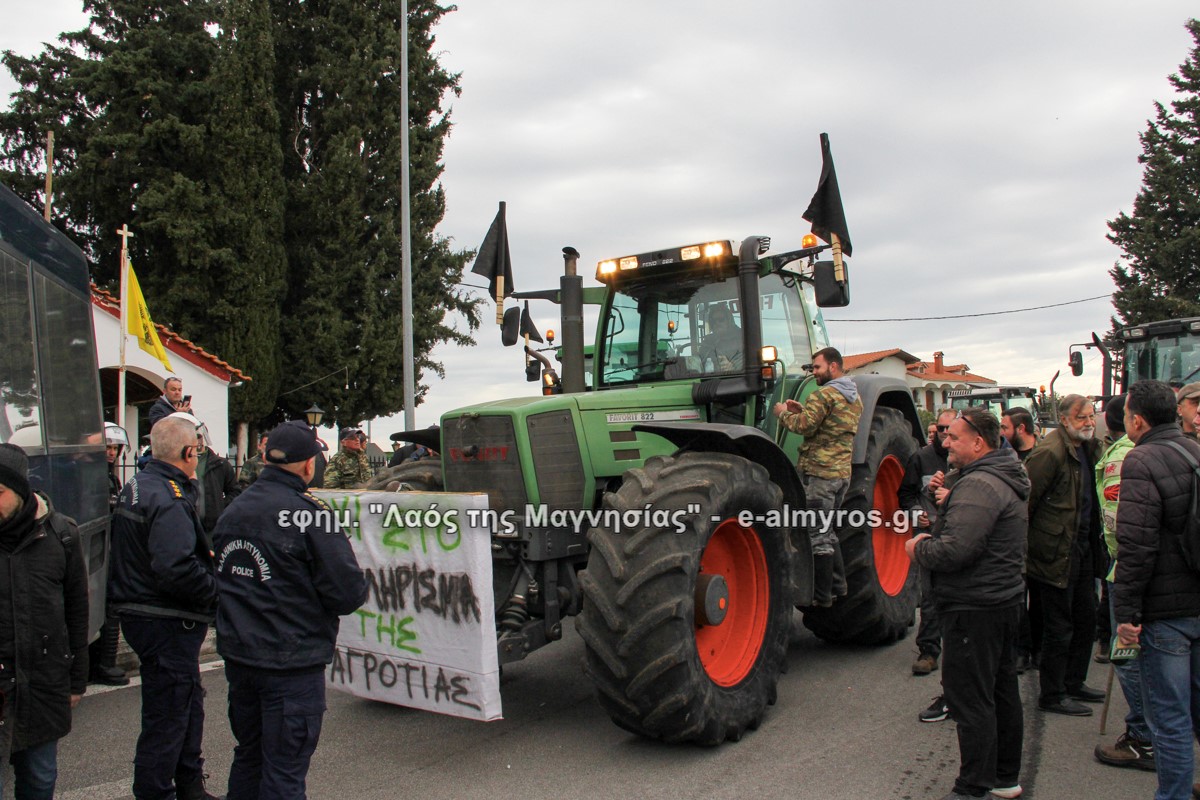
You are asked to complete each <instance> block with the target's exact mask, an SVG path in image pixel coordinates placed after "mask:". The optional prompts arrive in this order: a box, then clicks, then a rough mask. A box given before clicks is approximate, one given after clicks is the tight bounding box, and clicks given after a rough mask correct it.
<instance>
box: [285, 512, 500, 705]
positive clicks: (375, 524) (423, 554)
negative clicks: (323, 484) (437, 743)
mask: <svg viewBox="0 0 1200 800" xmlns="http://www.w3.org/2000/svg"><path fill="white" fill-rule="evenodd" d="M314 494H316V495H317V496H318V497H320V498H321V499H323V500H325V501H326V502H327V503H328V504H329V505H330V507H331V509H332V513H333V515H334V516H335V518H336V519H337V521H338V522H339V524H340V525H341V526H342V529H343V530H344V531H346V533H347V534H348V535H349V537H350V541H351V543H352V544H353V546H354V553H355V555H356V556H357V557H358V563H359V566H361V567H362V568H363V571H364V572H365V573H366V576H367V585H368V587H369V589H370V593H369V594H368V596H367V602H366V603H365V604H364V605H363V606H362V608H360V609H359V610H358V611H356V612H355V613H354V614H351V615H348V616H345V617H342V624H341V628H340V630H339V632H338V641H337V647H336V649H335V652H334V658H333V663H332V664H330V665H329V667H328V668H327V670H326V673H325V678H326V683H327V685H328V686H329V687H330V688H332V689H336V690H338V691H342V692H348V693H350V694H353V695H356V696H358V697H366V698H370V699H372V700H379V701H382V702H385V703H393V704H395V705H401V706H410V707H412V708H420V709H424V710H427V711H435V712H438V713H440V714H450V715H453V716H457V717H467V718H470V719H479V720H494V719H500V716H501V710H500V666H499V662H498V660H497V657H496V624H495V611H494V602H493V598H492V548H491V532H490V529H489V528H487V527H485V526H484V525H483V520H484V514H485V512H486V510H487V495H484V494H443V493H424V492H380V491H334V490H319V491H316V492H314ZM293 524H295V523H294V522H293Z"/></svg>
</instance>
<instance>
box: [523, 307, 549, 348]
mask: <svg viewBox="0 0 1200 800" xmlns="http://www.w3.org/2000/svg"><path fill="white" fill-rule="evenodd" d="M521 335H522V336H528V337H529V338H530V339H532V340H533V341H535V342H540V343H542V344H545V343H546V342H545V340H544V339H542V335H541V334H540V333H538V329H537V326H535V325H534V324H533V319H532V318H531V317H530V316H529V301H528V300H526V301H525V308H523V309H521Z"/></svg>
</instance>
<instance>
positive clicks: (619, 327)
mask: <svg viewBox="0 0 1200 800" xmlns="http://www.w3.org/2000/svg"><path fill="white" fill-rule="evenodd" d="M759 289H760V296H759V305H760V307H761V309H762V342H763V344H764V345H774V346H775V347H776V348H778V351H779V359H780V361H782V362H783V363H784V364H785V365H786V366H787V367H788V368H789V372H790V371H792V369H795V368H798V367H799V365H802V364H806V363H808V361H810V360H811V356H812V348H811V343H810V339H809V335H808V322H807V321H806V317H805V313H804V305H803V301H802V300H801V298H800V296H799V294H798V292H797V290H796V288H795V286H794V285H793V286H792V287H788V286H786V285H785V284H784V282H783V281H782V280H781V279H780V277H779V275H777V274H774V273H772V274H769V275H766V276H763V277H762V278H761V279H760V282H759ZM742 327H743V322H742V313H741V304H740V300H739V299H738V294H737V279H736V278H729V279H727V280H724V281H720V282H716V283H705V284H702V285H699V286H696V285H692V286H688V285H680V284H679V283H672V284H665V285H663V286H661V287H654V288H652V289H649V290H647V289H646V288H645V287H641V288H640V289H639V292H638V296H637V297H633V296H631V295H628V294H624V293H622V292H616V293H615V294H614V295H613V299H612V302H611V304H610V305H609V306H608V312H607V315H606V318H605V321H604V327H603V332H602V336H601V342H602V347H601V349H600V354H599V378H600V380H599V385H600V386H616V385H628V384H632V383H646V382H654V381H664V380H677V379H685V378H697V377H709V376H716V375H730V374H736V373H739V372H741V370H742V368H743V366H744V364H745V354H744V353H743V349H744V346H745V344H744V342H745V337H744V335H743V331H742Z"/></svg>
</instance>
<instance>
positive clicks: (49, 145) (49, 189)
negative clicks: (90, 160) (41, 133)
mask: <svg viewBox="0 0 1200 800" xmlns="http://www.w3.org/2000/svg"><path fill="white" fill-rule="evenodd" d="M53 205H54V131H46V204H45V206H43V207H42V217H43V218H44V219H45V220H46V222H49V221H50V209H51V208H52V207H53Z"/></svg>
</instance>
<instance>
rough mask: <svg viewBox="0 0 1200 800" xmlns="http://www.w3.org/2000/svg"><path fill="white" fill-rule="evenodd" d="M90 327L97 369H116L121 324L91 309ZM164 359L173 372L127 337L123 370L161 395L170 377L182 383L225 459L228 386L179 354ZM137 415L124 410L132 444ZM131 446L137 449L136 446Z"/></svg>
mask: <svg viewBox="0 0 1200 800" xmlns="http://www.w3.org/2000/svg"><path fill="white" fill-rule="evenodd" d="M92 324H93V329H94V330H95V333H96V361H97V362H98V365H99V367H100V369H106V368H113V369H116V368H117V366H118V364H119V363H120V347H121V339H120V329H121V323H120V321H119V320H117V318H116V317H114V316H112V315H111V314H109V313H108V312H106V311H104V310H102V309H99V308H95V307H94V306H93V308H92ZM218 355H219V354H218ZM167 358H168V360H169V361H170V362H171V366H172V367H173V369H174V372H172V373H168V372H167V371H166V369H164V367H163V365H162V363H161V362H160V361H159V360H158V359H157V358H155V357H154V356H152V355H150V354H149V353H147V352H145V351H144V350H142V348H140V347H138V344H137V341H136V340H135V339H134V338H133V337H132V336H131V337H129V339H128V343H127V345H126V347H125V368H126V369H127V370H128V371H130V372H136V373H137V374H138V375H141V376H142V377H143V378H145V379H146V380H148V381H150V383H152V384H154V385H155V386H157V387H159V389H160V392H161V389H162V385H163V381H165V380H166V379H167V378H169V377H171V375H174V376H175V377H177V378H179V379H181V380H182V381H183V393H184V394H190V395H191V396H192V409H193V412H192V413H194V414H195V415H196V417H197V418H198V419H199V420H200V421H201V422H203V423H205V425H206V426H207V427H208V435H209V437H210V438H211V439H212V448H213V450H215V451H216V452H218V453H219V454H221V455H226V454H227V453H228V452H229V384H227V383H226V382H225V381H224V380H221V379H220V378H218V377H217V376H215V375H213V374H212V373H210V372H207V371H205V370H203V369H201V368H200V367H198V366H196V365H195V364H193V363H192V362H190V361H188V360H186V359H185V358H184V357H183V356H181V355H179V354H178V353H173V352H171V351H170V350H168V351H167ZM146 410H147V411H148V410H149V407H146ZM136 415H137V409H135V408H134V407H133V406H126V408H125V428H126V431H127V432H128V433H129V437H130V440H131V441H133V440H134V439H135V438H136V436H137V416H136ZM133 443H134V446H135V447H136V446H137V442H133Z"/></svg>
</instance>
